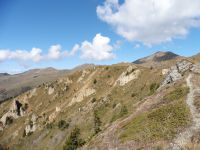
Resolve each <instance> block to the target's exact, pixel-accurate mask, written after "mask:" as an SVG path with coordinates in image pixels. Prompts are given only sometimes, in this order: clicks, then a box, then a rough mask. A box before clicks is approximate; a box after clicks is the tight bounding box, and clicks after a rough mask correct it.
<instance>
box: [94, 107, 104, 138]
mask: <svg viewBox="0 0 200 150" xmlns="http://www.w3.org/2000/svg"><path fill="white" fill-rule="evenodd" d="M101 123H102V122H101V120H100V118H99V116H98V114H97V112H96V111H95V112H94V132H95V134H97V133H99V132H100V131H101V128H100V127H101Z"/></svg>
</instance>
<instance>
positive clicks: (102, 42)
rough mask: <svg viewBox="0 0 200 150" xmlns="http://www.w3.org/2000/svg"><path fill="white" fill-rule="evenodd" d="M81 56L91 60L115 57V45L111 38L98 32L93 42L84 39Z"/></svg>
mask: <svg viewBox="0 0 200 150" xmlns="http://www.w3.org/2000/svg"><path fill="white" fill-rule="evenodd" d="M80 49H81V52H82V55H81V57H82V58H84V59H91V60H97V61H102V60H108V59H113V58H114V57H115V55H114V54H113V47H112V46H111V45H110V38H108V37H105V36H102V35H101V34H97V35H96V36H95V37H94V38H93V41H92V42H88V41H84V42H82V44H81V47H80Z"/></svg>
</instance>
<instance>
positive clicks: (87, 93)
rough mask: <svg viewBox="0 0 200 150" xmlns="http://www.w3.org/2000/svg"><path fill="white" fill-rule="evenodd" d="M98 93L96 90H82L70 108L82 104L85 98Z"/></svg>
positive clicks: (73, 99)
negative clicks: (75, 104) (78, 103)
mask: <svg viewBox="0 0 200 150" xmlns="http://www.w3.org/2000/svg"><path fill="white" fill-rule="evenodd" d="M94 93H96V90H95V89H92V88H87V89H82V90H80V91H79V92H78V93H77V94H76V95H75V96H74V97H73V98H72V101H71V102H70V103H69V106H71V105H72V104H74V103H77V102H81V101H82V100H83V99H84V98H85V97H88V96H90V95H92V94H94Z"/></svg>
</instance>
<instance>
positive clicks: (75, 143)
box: [63, 127, 85, 150]
mask: <svg viewBox="0 0 200 150" xmlns="http://www.w3.org/2000/svg"><path fill="white" fill-rule="evenodd" d="M84 144H85V141H84V140H82V139H81V138H80V129H79V128H77V127H75V128H74V129H73V130H72V132H71V133H70V136H69V137H68V138H67V140H66V142H65V145H64V146H63V150H76V149H77V148H79V147H81V146H83V145H84Z"/></svg>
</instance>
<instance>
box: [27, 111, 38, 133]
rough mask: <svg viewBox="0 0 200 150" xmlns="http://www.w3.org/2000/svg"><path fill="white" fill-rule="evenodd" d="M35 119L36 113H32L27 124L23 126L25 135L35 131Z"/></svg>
mask: <svg viewBox="0 0 200 150" xmlns="http://www.w3.org/2000/svg"><path fill="white" fill-rule="evenodd" d="M37 119H38V117H37V115H35V114H33V115H32V117H31V120H30V121H29V122H28V124H27V125H26V127H25V135H26V136H27V135H29V134H31V133H33V132H35V131H36V129H37Z"/></svg>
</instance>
